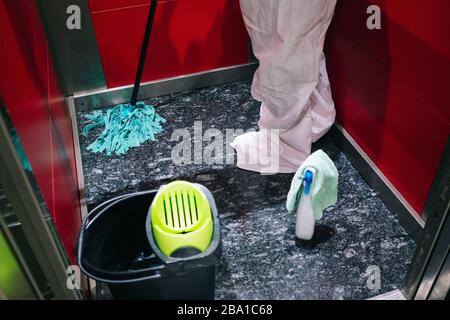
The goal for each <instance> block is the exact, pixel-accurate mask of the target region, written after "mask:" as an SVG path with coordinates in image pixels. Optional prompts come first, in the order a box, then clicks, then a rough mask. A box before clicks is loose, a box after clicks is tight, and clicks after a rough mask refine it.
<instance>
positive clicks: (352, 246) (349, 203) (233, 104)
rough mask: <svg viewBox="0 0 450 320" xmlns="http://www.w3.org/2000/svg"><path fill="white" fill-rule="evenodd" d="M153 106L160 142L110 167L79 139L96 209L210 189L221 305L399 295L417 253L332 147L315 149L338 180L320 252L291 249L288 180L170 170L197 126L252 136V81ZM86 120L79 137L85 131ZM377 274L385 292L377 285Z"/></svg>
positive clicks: (200, 168) (202, 169) (195, 168)
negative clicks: (181, 139)
mask: <svg viewBox="0 0 450 320" xmlns="http://www.w3.org/2000/svg"><path fill="white" fill-rule="evenodd" d="M147 102H148V103H150V104H153V105H155V106H156V107H157V109H158V112H159V113H160V114H161V115H162V116H163V117H165V118H166V119H168V120H169V121H168V124H167V125H166V127H165V128H166V130H165V132H164V133H163V134H161V135H160V136H159V141H158V142H149V143H146V144H145V145H144V146H142V147H140V148H136V149H133V150H131V151H129V152H128V154H127V155H126V156H110V157H108V156H106V155H104V154H92V153H89V152H87V151H85V150H86V147H87V146H88V145H89V143H90V142H92V141H93V140H94V136H95V134H92V135H90V136H89V137H88V138H85V137H83V136H81V137H80V143H81V148H82V150H83V152H82V160H83V168H84V177H85V184H86V197H87V203H88V205H89V207H90V208H92V207H93V206H95V205H97V204H99V203H101V202H102V201H105V200H107V199H110V198H112V197H114V196H117V195H121V194H124V193H129V192H133V191H139V190H146V189H151V188H155V187H157V186H159V185H160V184H162V183H165V182H168V181H172V180H175V179H187V180H189V181H195V182H199V183H202V184H204V185H206V186H207V187H208V188H209V189H210V190H211V191H212V193H213V194H214V196H215V198H216V202H217V205H218V208H219V213H220V219H221V227H222V237H223V245H224V250H223V256H222V259H221V261H220V263H219V264H218V268H217V283H216V298H218V299H365V298H369V297H372V296H375V295H378V294H381V293H384V292H387V291H390V290H393V289H396V288H399V287H401V285H402V283H403V280H404V277H405V275H406V272H407V269H408V266H409V263H410V261H411V259H412V255H413V252H414V250H415V244H414V242H413V241H412V240H411V239H410V237H409V236H408V234H407V233H406V232H405V230H404V229H403V228H402V226H401V225H400V224H399V223H398V221H397V220H396V219H395V217H394V216H393V215H392V214H391V213H390V212H389V210H388V209H387V208H386V207H385V206H384V204H383V203H382V202H381V200H380V199H379V198H378V196H377V194H376V193H375V192H374V191H373V190H372V189H371V188H370V187H369V186H368V185H367V184H366V182H365V181H364V180H363V178H362V177H361V176H360V175H359V173H358V172H357V171H356V170H355V169H354V168H353V166H352V165H351V163H350V162H349V161H348V160H347V158H346V157H345V156H344V154H343V153H342V152H340V150H339V149H337V148H336V146H335V145H334V144H333V142H332V140H331V139H330V138H329V137H324V138H323V139H322V140H321V141H319V142H318V143H316V144H315V145H314V148H315V149H318V148H322V149H323V150H324V151H325V152H327V153H328V154H329V156H330V157H331V158H332V159H333V161H334V162H335V164H336V166H337V168H338V170H339V173H340V180H339V200H338V203H337V204H336V206H334V207H332V208H329V209H328V210H327V211H326V212H325V213H324V218H323V220H322V221H321V224H323V225H326V226H329V227H332V228H334V229H335V232H336V233H335V235H334V236H332V237H331V238H330V239H329V240H328V241H326V242H324V243H322V244H319V245H317V246H316V247H313V248H302V247H297V246H296V245H295V241H294V228H295V226H294V224H295V216H294V215H293V214H289V213H287V212H286V210H285V207H284V206H285V200H286V195H287V191H288V189H289V185H290V180H291V179H292V175H276V176H261V175H259V174H254V173H250V172H246V171H243V170H240V169H237V168H236V167H235V166H234V165H205V164H201V165H195V164H190V165H186V166H175V165H174V164H173V163H172V161H171V150H172V148H173V146H174V145H176V144H177V143H178V141H171V134H172V132H173V130H174V129H176V128H185V127H192V126H193V124H194V121H202V125H203V128H204V129H208V128H216V129H219V130H221V131H223V132H224V131H225V129H233V128H242V129H244V130H247V129H249V128H252V127H256V122H257V117H258V111H259V104H258V102H256V101H254V100H253V99H252V98H251V95H250V83H249V82H248V81H243V82H236V83H231V84H226V85H221V86H216V87H211V88H206V89H202V90H196V91H193V92H185V93H180V94H173V95H168V96H164V97H158V98H154V99H150V100H148V101H147ZM81 115H82V114H81V113H79V114H78V120H79V126H80V128H81V127H82V126H83V125H84V124H85V123H86V122H85V120H84V119H83V118H82V117H81ZM189 132H191V133H192V132H193V129H192V128H190V129H189ZM204 145H206V144H204ZM371 270H372V271H371ZM377 270H379V274H380V284H381V288H376V285H375V286H374V285H373V284H374V282H373V281H371V280H372V279H373V278H372V276H373V275H374V273H373V272H375V274H376V273H377ZM375 284H376V283H375ZM374 287H375V288H374Z"/></svg>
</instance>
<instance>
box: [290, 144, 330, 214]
mask: <svg viewBox="0 0 450 320" xmlns="http://www.w3.org/2000/svg"><path fill="white" fill-rule="evenodd" d="M307 168H313V169H315V171H316V172H315V173H314V176H313V181H312V184H311V190H310V192H311V199H312V207H313V212H314V217H315V219H316V220H320V219H321V218H322V212H323V210H325V209H326V208H328V207H330V206H332V205H334V204H335V203H336V201H337V185H338V177H339V174H338V171H337V169H336V166H335V165H334V163H333V161H332V160H331V159H330V157H328V155H327V154H326V153H325V152H323V151H322V150H318V151H316V152H314V153H313V154H311V155H310V156H309V157H308V158H307V159H306V160H305V161H304V162H303V164H302V165H301V166H300V168H299V169H298V170H297V172H296V173H295V175H294V178H293V179H292V183H291V189H290V190H289V193H288V196H287V202H286V208H287V210H288V211H295V210H296V209H297V206H298V201H299V200H300V196H301V194H302V192H303V179H304V177H305V172H306V170H307Z"/></svg>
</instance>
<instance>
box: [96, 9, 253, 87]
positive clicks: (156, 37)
mask: <svg viewBox="0 0 450 320" xmlns="http://www.w3.org/2000/svg"><path fill="white" fill-rule="evenodd" d="M149 3H150V0H114V1H113V0H89V7H90V10H91V16H92V20H93V24H94V30H95V34H96V38H97V44H98V49H99V52H100V57H101V61H102V65H103V70H104V73H105V77H106V82H107V86H108V88H112V87H117V86H122V85H130V84H132V83H133V82H134V76H135V72H136V67H137V61H138V57H139V51H140V48H141V43H142V37H143V35H144V29H145V23H146V20H147V14H148V9H149ZM247 61H248V36H247V32H246V30H245V26H244V23H243V21H242V17H241V12H240V7H239V0H166V1H161V0H160V1H158V5H157V11H156V17H155V22H154V26H153V31H152V36H151V40H150V46H149V52H148V55H147V60H146V65H145V70H144V74H143V81H150V80H155V79H162V78H167V77H173V76H179V75H185V74H190V73H195V72H199V71H203V70H209V69H215V68H220V67H224V66H231V65H236V64H242V63H246V62H247Z"/></svg>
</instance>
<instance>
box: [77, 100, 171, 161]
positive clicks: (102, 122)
mask: <svg viewBox="0 0 450 320" xmlns="http://www.w3.org/2000/svg"><path fill="white" fill-rule="evenodd" d="M84 117H85V118H86V119H88V120H90V122H89V123H88V124H87V125H86V126H85V127H84V128H83V135H84V136H88V134H89V132H90V131H91V130H92V129H94V128H96V127H103V126H104V130H103V132H102V133H101V134H100V136H99V137H98V138H97V139H96V140H95V141H94V142H93V143H92V144H91V145H89V146H88V148H87V149H88V150H90V151H92V152H94V153H97V152H103V151H106V153H107V154H108V155H111V154H112V153H115V154H117V155H121V154H125V153H126V152H127V151H128V150H129V149H130V148H132V147H138V146H140V145H141V144H143V143H144V142H146V141H149V140H150V141H155V140H156V138H155V135H156V134H158V133H160V132H162V130H163V128H162V125H161V124H163V123H165V122H166V119H164V118H162V117H160V116H159V115H158V114H157V113H156V111H155V108H154V107H153V106H149V105H146V104H145V103H143V102H138V103H137V104H136V106H132V105H130V104H120V105H118V106H115V107H113V108H111V109H108V110H106V111H102V110H96V111H94V112H92V113H91V114H88V115H85V116H84Z"/></svg>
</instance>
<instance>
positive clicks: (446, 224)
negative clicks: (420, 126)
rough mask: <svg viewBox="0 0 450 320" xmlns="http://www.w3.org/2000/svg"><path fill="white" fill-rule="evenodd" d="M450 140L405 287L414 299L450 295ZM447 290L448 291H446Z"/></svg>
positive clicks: (424, 213) (440, 297)
mask: <svg viewBox="0 0 450 320" xmlns="http://www.w3.org/2000/svg"><path fill="white" fill-rule="evenodd" d="M449 208H450V139H448V141H447V146H446V148H445V150H444V154H443V156H442V160H441V164H440V166H439V169H438V171H437V174H436V176H435V179H434V182H433V185H432V187H431V190H430V195H429V197H428V200H427V203H426V205H425V209H424V212H423V216H424V217H425V218H426V224H425V229H424V231H423V234H422V237H421V241H420V242H419V243H418V247H417V250H416V252H415V255H414V258H413V261H412V263H411V267H410V269H409V271H408V274H407V276H406V281H405V286H404V288H403V289H402V291H403V293H404V295H405V297H407V298H408V299H415V300H426V299H444V298H445V297H446V296H447V295H448V289H449V287H450V283H449V277H450V276H449V270H448V268H449V267H448V264H449V262H448V259H449V258H448V255H449V252H450V217H449V216H450V213H449ZM445 290H447V292H444V291H445Z"/></svg>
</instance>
